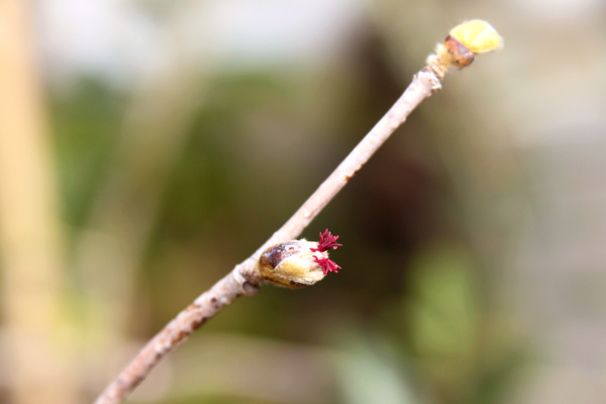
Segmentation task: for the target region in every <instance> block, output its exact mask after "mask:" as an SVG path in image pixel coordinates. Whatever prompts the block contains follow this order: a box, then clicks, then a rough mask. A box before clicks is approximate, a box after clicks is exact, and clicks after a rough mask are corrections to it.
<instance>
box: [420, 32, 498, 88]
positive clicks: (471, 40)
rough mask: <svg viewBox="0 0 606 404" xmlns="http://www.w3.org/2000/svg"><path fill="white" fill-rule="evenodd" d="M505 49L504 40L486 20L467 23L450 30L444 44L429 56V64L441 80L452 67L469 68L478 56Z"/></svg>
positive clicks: (439, 45) (438, 46)
mask: <svg viewBox="0 0 606 404" xmlns="http://www.w3.org/2000/svg"><path fill="white" fill-rule="evenodd" d="M502 47H503V38H502V37H501V35H499V33H498V32H497V31H496V30H495V29H494V27H493V26H492V25H490V24H489V23H488V22H486V21H484V20H469V21H465V22H463V23H461V24H459V25H457V26H456V27H454V28H453V29H451V30H450V32H449V33H448V35H447V36H446V38H445V39H444V41H443V42H441V43H439V44H438V45H437V46H436V50H435V53H433V54H431V55H429V57H428V58H427V64H428V66H429V68H430V69H432V70H433V71H434V72H435V73H436V74H437V75H438V76H439V77H440V78H443V77H444V76H445V75H446V71H447V70H448V68H449V67H450V66H455V67H459V68H463V67H465V66H469V65H470V64H471V63H472V62H473V61H474V59H475V55H476V54H480V53H486V52H491V51H494V50H497V49H501V48H502Z"/></svg>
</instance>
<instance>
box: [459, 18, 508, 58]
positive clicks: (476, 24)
mask: <svg viewBox="0 0 606 404" xmlns="http://www.w3.org/2000/svg"><path fill="white" fill-rule="evenodd" d="M449 35H450V36H451V37H453V38H454V39H456V40H457V41H459V42H460V43H461V44H462V45H463V46H465V47H466V48H467V49H469V50H470V51H471V52H473V53H486V52H491V51H493V50H497V49H500V48H502V47H503V38H501V35H499V33H498V32H497V30H495V29H494V27H493V26H492V25H490V24H489V23H487V22H486V21H484V20H469V21H465V22H463V23H461V24H459V25H457V26H456V27H454V28H453V29H451V30H450V33H449Z"/></svg>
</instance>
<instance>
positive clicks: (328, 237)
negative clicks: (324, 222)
mask: <svg viewBox="0 0 606 404" xmlns="http://www.w3.org/2000/svg"><path fill="white" fill-rule="evenodd" d="M338 239H339V236H337V235H334V234H332V233H331V232H330V231H329V230H328V229H325V230H324V232H323V233H320V241H318V247H316V248H312V249H311V251H313V252H324V251H328V250H336V249H338V248H341V247H343V244H341V243H337V240H338Z"/></svg>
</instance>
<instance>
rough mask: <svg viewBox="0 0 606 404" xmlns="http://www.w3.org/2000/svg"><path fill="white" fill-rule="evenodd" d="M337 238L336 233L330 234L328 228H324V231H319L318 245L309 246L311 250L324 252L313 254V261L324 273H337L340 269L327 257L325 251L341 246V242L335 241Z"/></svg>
mask: <svg viewBox="0 0 606 404" xmlns="http://www.w3.org/2000/svg"><path fill="white" fill-rule="evenodd" d="M337 240H339V236H338V235H335V234H332V233H331V232H330V231H329V230H328V229H325V230H324V232H322V233H320V241H318V246H317V247H312V248H310V250H311V251H312V252H319V253H325V254H322V255H321V256H319V257H318V256H316V255H314V256H313V259H314V262H315V263H316V264H318V265H319V266H320V268H322V272H323V273H324V275H327V274H328V273H329V272H334V273H338V272H339V270H340V269H341V266H339V265H338V264H337V263H336V262H334V261H333V260H331V259H330V258H328V254H327V253H326V251H328V250H337V249H339V248H341V247H343V244H341V243H337Z"/></svg>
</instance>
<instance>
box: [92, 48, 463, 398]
mask: <svg viewBox="0 0 606 404" xmlns="http://www.w3.org/2000/svg"><path fill="white" fill-rule="evenodd" d="M448 38H450V39H448ZM448 38H447V40H454V39H453V38H451V37H450V36H449V37H448ZM460 45H461V46H462V47H463V48H464V49H465V46H464V45H463V44H460ZM457 51H458V49H457ZM436 52H437V53H436V54H435V55H430V57H429V58H428V66H426V67H425V68H423V69H422V70H421V71H419V72H418V73H417V74H416V75H415V76H414V77H413V79H412V82H411V83H410V85H409V86H408V87H407V88H406V90H405V91H404V93H403V94H402V95H401V96H400V98H399V99H398V100H397V101H396V102H395V104H394V105H393V106H392V107H391V108H390V109H389V110H388V111H387V113H385V115H383V117H382V118H381V119H380V120H379V122H377V123H376V125H375V126H374V127H373V128H372V129H371V130H370V132H368V133H367V134H366V136H365V137H364V138H363V139H362V140H361V141H360V143H358V145H357V146H356V147H355V148H354V149H353V150H352V151H351V152H350V153H349V155H348V156H347V157H346V158H345V160H343V161H342V162H341V164H339V166H337V168H336V169H335V170H334V171H333V172H332V173H331V174H330V175H329V176H328V178H327V179H326V180H325V181H324V182H323V183H322V184H321V185H320V186H319V187H318V189H316V191H315V192H314V193H313V194H312V195H311V196H310V197H309V198H308V199H307V200H306V201H305V203H303V205H302V206H301V207H300V208H299V209H298V210H297V211H296V212H295V213H294V214H293V215H292V217H291V218H290V219H288V221H287V222H286V223H284V225H283V226H282V227H281V228H280V229H279V230H277V231H276V232H275V233H274V234H273V235H272V236H271V237H270V238H269V239H268V240H267V241H266V242H265V243H264V244H263V245H262V246H261V247H259V249H258V250H257V251H256V252H255V253H254V254H252V255H251V256H250V257H249V258H247V259H246V260H245V261H243V262H241V263H240V264H238V265H236V267H235V268H234V269H233V270H232V271H231V272H230V273H228V274H227V275H226V276H225V277H223V278H222V279H221V280H219V281H218V282H217V283H216V284H215V285H214V286H213V287H212V288H210V289H209V290H208V291H206V292H204V293H203V294H201V295H200V296H199V297H198V298H197V299H196V300H195V301H194V302H193V303H192V304H190V305H189V306H188V307H187V308H186V309H184V310H183V311H181V313H179V314H178V315H177V317H176V318H174V319H173V320H172V321H171V322H170V323H168V324H167V325H166V326H165V327H164V329H162V330H161V331H160V332H159V333H158V334H156V336H155V337H153V339H152V340H151V341H150V342H148V343H147V345H146V346H145V347H144V348H143V349H142V350H141V351H140V352H139V353H138V354H137V355H136V356H135V358H134V359H133V360H132V361H131V362H130V363H129V364H128V365H127V366H126V368H124V369H123V370H122V372H121V373H120V374H119V375H118V377H117V378H116V379H115V380H114V381H113V382H112V383H111V384H110V385H109V386H107V388H106V389H105V390H104V391H103V393H102V394H101V395H100V396H99V397H98V398H97V401H96V403H97V404H112V403H119V402H120V401H122V400H123V399H124V398H125V397H126V396H127V395H128V394H129V393H130V392H131V391H132V390H133V389H134V388H135V387H136V386H137V385H138V384H139V383H140V382H141V381H143V380H144V379H145V377H146V376H147V375H148V374H149V372H150V371H151V370H152V369H153V367H154V366H156V365H157V364H158V362H160V360H161V359H162V358H163V357H164V356H165V355H166V354H167V353H169V352H171V351H172V350H174V349H175V348H176V347H177V346H178V345H179V344H180V343H181V342H183V341H185V340H186V339H187V338H188V337H189V336H190V335H191V334H192V333H193V332H194V331H195V330H196V329H198V328H199V327H200V326H201V325H202V324H204V323H205V322H206V321H208V320H209V319H210V318H211V317H213V316H214V315H215V314H217V313H218V312H219V311H220V310H221V309H222V308H223V307H225V306H227V305H229V304H230V303H232V302H233V301H234V300H235V299H236V298H238V297H240V296H252V295H254V294H256V293H257V291H258V290H259V287H260V285H261V282H262V279H261V276H260V274H259V271H258V267H257V263H258V260H259V257H260V256H261V254H262V253H263V252H264V251H265V250H266V249H267V248H269V247H271V246H273V245H275V244H278V243H282V242H285V241H288V240H292V239H295V238H297V237H298V236H299V235H300V234H301V233H302V232H303V230H304V229H305V228H306V227H307V226H308V225H309V224H310V223H311V221H312V220H313V219H314V218H315V217H316V216H317V215H318V214H319V213H320V212H321V211H322V209H323V208H324V207H325V206H326V205H327V204H328V203H329V202H330V201H331V200H332V199H333V198H334V197H335V195H337V193H339V191H341V189H343V187H344V186H345V185H347V183H348V182H349V180H350V179H351V178H352V177H353V176H354V175H355V174H356V173H357V172H358V171H359V170H360V169H361V168H362V166H363V165H364V164H365V163H366V162H367V161H368V160H369V159H370V158H371V157H372V155H373V154H374V153H375V152H376V151H377V150H378V149H379V147H381V145H382V144H383V143H385V141H386V140H387V139H388V138H389V137H390V136H391V135H392V134H393V133H394V132H395V130H396V129H397V128H398V127H399V126H400V125H402V123H404V121H405V120H406V118H407V117H408V115H410V113H411V112H412V111H413V110H414V109H415V108H416V107H417V106H418V105H419V104H420V103H421V101H423V100H424V99H425V98H427V97H429V96H430V95H431V94H432V93H433V92H434V91H435V90H438V89H440V88H441V81H442V79H443V78H444V74H445V73H446V71H447V69H448V67H449V66H450V65H453V64H454V65H457V66H459V62H460V60H459V59H458V58H457V56H458V55H456V54H453V53H452V52H453V51H452V49H448V48H447V47H445V46H444V45H439V46H438V48H437V49H436ZM471 58H472V60H473V55H471ZM469 63H471V62H468V63H467V64H469Z"/></svg>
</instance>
